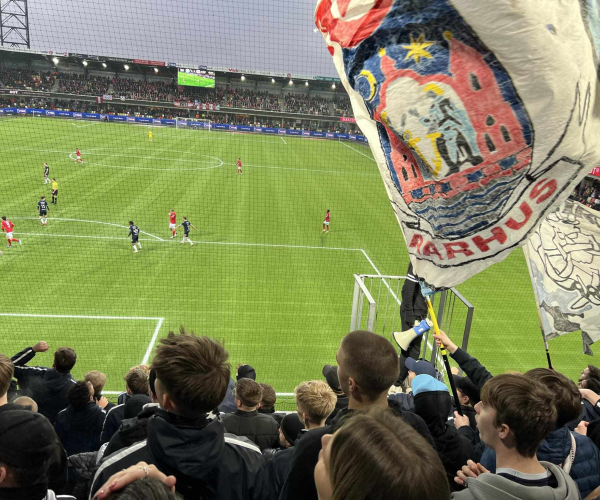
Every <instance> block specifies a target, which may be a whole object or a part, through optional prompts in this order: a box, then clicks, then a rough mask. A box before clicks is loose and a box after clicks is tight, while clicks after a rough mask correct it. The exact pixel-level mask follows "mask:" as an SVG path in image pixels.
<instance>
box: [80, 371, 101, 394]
mask: <svg viewBox="0 0 600 500" xmlns="http://www.w3.org/2000/svg"><path fill="white" fill-rule="evenodd" d="M83 380H85V381H86V382H90V383H91V384H92V386H93V387H94V395H97V396H99V395H100V394H102V389H104V384H106V375H105V374H104V373H102V372H99V371H98V370H92V371H91V372H87V373H86V374H85V377H84V378H83Z"/></svg>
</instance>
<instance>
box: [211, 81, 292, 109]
mask: <svg viewBox="0 0 600 500" xmlns="http://www.w3.org/2000/svg"><path fill="white" fill-rule="evenodd" d="M221 105H222V106H227V107H230V108H245V109H262V110H266V111H281V107H280V106H279V97H278V96H277V95H275V94H271V93H269V92H266V91H253V90H251V89H237V88H235V87H229V86H228V87H227V88H226V90H225V98H224V99H222V100H221Z"/></svg>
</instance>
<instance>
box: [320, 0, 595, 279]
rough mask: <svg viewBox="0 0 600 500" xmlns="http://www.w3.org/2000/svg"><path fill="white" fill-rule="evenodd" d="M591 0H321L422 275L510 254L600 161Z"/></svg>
mask: <svg viewBox="0 0 600 500" xmlns="http://www.w3.org/2000/svg"><path fill="white" fill-rule="evenodd" d="M595 9H598V0H585V1H583V0H582V1H579V0H563V1H561V2H548V1H547V0H526V1H525V0H522V1H518V2H515V1H514V0H494V1H491V0H479V1H473V0H452V1H450V0H421V1H418V2H416V1H414V0H320V1H319V3H318V5H317V9H316V12H315V21H316V24H317V27H318V29H319V30H320V31H321V32H322V34H323V36H324V37H325V40H326V43H327V46H328V49H329V52H330V53H331V55H332V56H333V60H334V63H335V66H336V69H337V71H338V73H339V75H340V77H341V80H342V83H343V84H344V86H345V88H346V90H347V91H348V94H349V95H350V99H351V102H352V108H353V111H354V114H355V116H356V119H357V123H358V124H359V126H360V128H361V130H362V131H363V133H364V135H365V136H366V137H367V139H368V141H369V144H370V146H371V148H372V150H373V154H374V156H375V159H376V160H377V163H378V165H379V169H380V172H381V174H382V177H383V180H384V183H385V186H386V189H387V192H388V195H389V198H390V200H391V202H392V206H393V208H394V211H395V213H396V216H397V218H398V221H399V222H400V225H401V227H402V231H403V233H404V237H405V240H406V243H407V246H408V250H409V253H410V258H411V262H412V263H413V265H414V269H415V272H416V273H417V274H418V275H419V276H421V277H423V278H424V279H425V280H426V281H427V282H428V283H430V284H432V285H434V286H436V287H442V286H453V285H456V284H458V283H461V282H462V281H464V280H466V279H467V278H469V277H470V276H473V275H474V274H476V273H478V272H480V271H482V270H483V269H485V268H486V267H488V266H490V265H491V264H493V263H495V262H499V261H500V260H502V259H504V258H505V257H506V256H507V255H508V254H509V253H510V251H511V250H513V249H514V248H516V247H518V246H521V245H523V244H524V243H525V242H526V241H527V240H528V238H529V236H530V234H531V232H532V231H533V230H535V228H536V227H537V225H538V224H539V223H540V222H541V220H542V219H543V218H544V216H545V215H546V214H547V213H549V212H551V211H552V210H553V209H554V208H555V207H557V206H558V205H559V204H560V203H561V202H562V201H564V199H565V198H566V197H567V196H568V194H569V193H570V192H571V191H572V190H573V188H574V186H576V185H577V183H578V182H579V181H580V179H581V178H582V177H583V176H585V174H586V173H588V172H589V171H590V170H591V168H592V167H595V166H597V165H598V164H600V133H598V131H599V130H600V102H599V94H598V92H599V90H598V72H599V71H600V70H599V66H598V54H597V51H598V50H600V38H598V39H596V40H594V37H600V34H599V29H600V26H598V25H597V23H598V22H599V21H598V17H597V12H595ZM594 16H596V17H594ZM593 23H596V24H593Z"/></svg>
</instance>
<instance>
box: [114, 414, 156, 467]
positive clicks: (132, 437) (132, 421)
mask: <svg viewBox="0 0 600 500" xmlns="http://www.w3.org/2000/svg"><path fill="white" fill-rule="evenodd" d="M158 409H159V406H158V405H157V404H151V405H146V406H145V407H144V409H143V410H142V411H141V412H140V414H139V415H138V416H137V417H133V418H126V419H125V420H123V421H122V422H121V426H120V427H119V430H118V431H117V432H115V434H114V435H113V437H112V438H110V441H109V442H108V445H107V446H106V449H105V450H104V456H105V457H108V456H109V455H112V454H113V453H114V452H115V451H119V450H122V449H123V448H128V447H129V446H131V445H132V444H135V443H139V442H140V441H143V440H144V439H146V437H147V436H148V420H150V417H152V416H153V415H154V414H155V413H156V411H157V410H158Z"/></svg>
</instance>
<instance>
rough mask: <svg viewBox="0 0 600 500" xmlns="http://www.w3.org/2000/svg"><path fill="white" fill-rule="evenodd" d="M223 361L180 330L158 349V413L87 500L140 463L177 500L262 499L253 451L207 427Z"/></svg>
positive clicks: (211, 424)
mask: <svg viewBox="0 0 600 500" xmlns="http://www.w3.org/2000/svg"><path fill="white" fill-rule="evenodd" d="M228 356H229V355H228V353H227V351H226V350H225V349H224V348H223V346H222V345H221V344H219V343H218V342H216V341H214V340H212V339H209V338H208V337H197V336H195V335H194V334H193V333H186V332H185V330H183V329H181V330H180V333H179V334H175V333H173V332H169V334H168V336H167V337H165V338H163V339H161V340H160V341H159V345H158V347H157V348H156V355H155V356H154V360H153V361H152V369H154V370H156V385H155V388H156V396H157V399H158V402H159V403H160V408H158V409H157V410H156V413H155V415H153V416H152V417H150V419H149V420H148V433H147V434H148V437H147V439H146V440H145V441H142V442H139V443H136V444H134V445H133V446H130V447H129V448H126V449H124V450H120V451H119V453H114V454H113V455H112V456H110V457H108V458H106V459H105V460H103V462H102V464H101V465H100V468H99V469H98V471H97V472H96V475H95V477H94V480H93V483H92V487H91V496H90V497H93V495H94V494H95V493H96V492H97V491H98V490H99V489H100V487H102V486H103V485H104V484H105V483H106V482H107V481H108V479H109V478H110V477H111V476H112V475H113V474H115V473H116V472H119V471H121V470H123V469H124V468H127V467H131V466H133V465H136V464H138V463H139V462H140V461H144V462H146V463H148V464H151V465H156V466H157V467H158V468H159V469H160V470H161V471H163V472H164V473H165V474H168V475H173V476H175V478H176V485H175V488H176V489H177V492H178V493H180V494H182V495H183V496H184V497H185V498H215V499H216V498H227V499H242V498H248V497H249V495H250V494H251V495H252V498H257V499H258V498H266V497H267V496H268V491H266V490H265V486H266V485H265V483H264V476H263V470H262V469H263V465H264V459H263V457H262V455H261V453H260V450H259V449H258V447H257V446H256V445H255V444H254V443H252V442H251V441H249V440H248V439H246V438H238V437H236V436H233V435H229V434H226V432H225V429H224V427H223V424H222V423H221V421H220V420H218V419H214V420H209V419H208V413H209V412H211V411H212V410H214V409H215V408H216V407H217V406H218V405H219V402H221V401H223V397H224V396H225V391H226V390H227V384H228V382H229V377H230V366H229V363H228V362H227V359H228ZM265 418H269V419H270V417H266V416H265ZM270 421H273V420H272V419H270ZM250 492H251V493H250Z"/></svg>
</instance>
